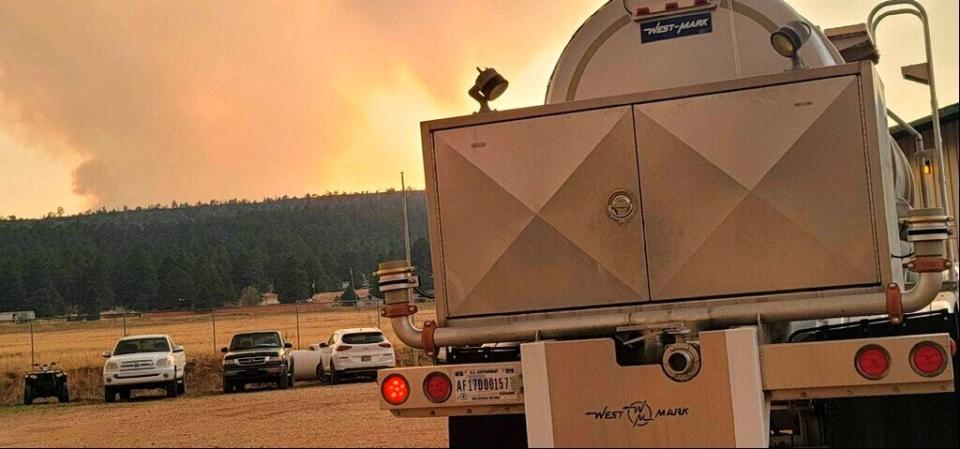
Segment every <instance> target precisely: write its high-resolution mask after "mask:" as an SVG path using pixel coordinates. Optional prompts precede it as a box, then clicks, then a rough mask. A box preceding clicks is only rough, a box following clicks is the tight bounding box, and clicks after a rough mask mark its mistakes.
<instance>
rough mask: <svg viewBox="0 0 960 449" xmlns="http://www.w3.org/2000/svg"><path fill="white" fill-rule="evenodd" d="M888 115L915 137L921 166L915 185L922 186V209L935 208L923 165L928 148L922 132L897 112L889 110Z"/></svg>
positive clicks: (916, 155) (911, 199)
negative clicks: (925, 145)
mask: <svg viewBox="0 0 960 449" xmlns="http://www.w3.org/2000/svg"><path fill="white" fill-rule="evenodd" d="M887 115H888V116H890V118H892V119H893V121H894V122H896V123H897V124H898V125H900V127H901V128H903V129H904V130H905V131H907V134H910V135H911V136H913V143H914V146H915V150H914V157H916V158H917V159H918V160H919V161H920V166H918V168H919V170H918V174H919V179H917V181H915V183H916V184H917V185H919V186H920V207H922V208H924V209H926V208H930V207H933V204H930V192H929V189H928V188H927V181H926V179H925V178H926V176H924V174H923V166H922V165H923V158H924V155H925V153H926V148H924V146H923V134H920V131H917V129H916V128H914V127H913V125H911V124H909V123H907V121H906V120H904V119H902V118H900V116H899V115H897V114H896V113H895V112H893V110H891V109H887ZM901 153H902V152H901ZM900 157H903V156H900ZM907 165H908V166H909V162H908V163H907ZM911 171H912V170H911ZM909 201H911V202H913V201H915V198H910V199H909Z"/></svg>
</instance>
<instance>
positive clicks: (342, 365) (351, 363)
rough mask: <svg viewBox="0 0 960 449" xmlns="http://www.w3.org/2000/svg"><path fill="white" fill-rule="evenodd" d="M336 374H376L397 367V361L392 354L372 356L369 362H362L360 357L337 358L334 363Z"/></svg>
mask: <svg viewBox="0 0 960 449" xmlns="http://www.w3.org/2000/svg"><path fill="white" fill-rule="evenodd" d="M334 364H335V365H336V367H337V372H338V373H352V372H358V371H363V372H368V373H376V372H377V371H378V370H381V369H390V368H394V367H396V366H397V359H396V357H395V356H394V355H393V354H390V355H374V356H372V358H371V360H369V361H366V362H364V361H362V360H361V359H360V357H355V356H353V357H343V358H341V357H337V358H336V360H335V361H334Z"/></svg>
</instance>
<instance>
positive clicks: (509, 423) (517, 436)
mask: <svg viewBox="0 0 960 449" xmlns="http://www.w3.org/2000/svg"><path fill="white" fill-rule="evenodd" d="M447 426H448V430H449V434H450V447H451V448H481V447H498V448H526V447H527V422H526V418H525V417H524V415H495V416H452V417H450V418H449V420H448V422H447Z"/></svg>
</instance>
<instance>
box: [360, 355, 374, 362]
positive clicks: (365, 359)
mask: <svg viewBox="0 0 960 449" xmlns="http://www.w3.org/2000/svg"><path fill="white" fill-rule="evenodd" d="M371 360H373V357H371V356H369V355H365V356H363V357H360V361H361V362H369V361H371Z"/></svg>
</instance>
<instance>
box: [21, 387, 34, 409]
mask: <svg viewBox="0 0 960 449" xmlns="http://www.w3.org/2000/svg"><path fill="white" fill-rule="evenodd" d="M23 405H33V387H32V386H30V385H24V386H23Z"/></svg>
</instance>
